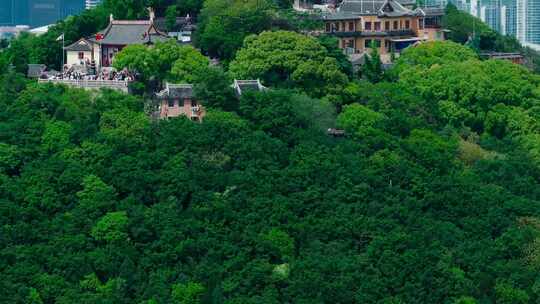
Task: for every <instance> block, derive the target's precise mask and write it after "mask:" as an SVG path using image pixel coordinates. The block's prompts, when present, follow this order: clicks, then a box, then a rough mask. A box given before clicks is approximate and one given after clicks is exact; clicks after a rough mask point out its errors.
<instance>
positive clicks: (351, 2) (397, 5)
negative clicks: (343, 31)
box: [323, 0, 419, 20]
mask: <svg viewBox="0 0 540 304" xmlns="http://www.w3.org/2000/svg"><path fill="white" fill-rule="evenodd" d="M409 3H410V1H409V0H345V1H343V2H342V3H341V5H340V6H339V9H338V11H337V12H335V13H332V14H328V15H325V16H324V17H323V19H326V20H343V19H355V18H358V17H359V16H363V15H369V16H371V15H376V16H380V17H400V16H416V15H418V14H419V13H418V12H417V11H412V10H411V9H409V8H408V7H407V6H409Z"/></svg>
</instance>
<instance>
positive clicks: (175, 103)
mask: <svg viewBox="0 0 540 304" xmlns="http://www.w3.org/2000/svg"><path fill="white" fill-rule="evenodd" d="M156 99H157V100H158V102H159V109H158V116H159V118H161V119H166V118H172V117H178V116H182V115H184V116H187V117H188V118H189V119H191V120H193V121H201V120H202V119H203V118H204V116H205V115H206V111H205V109H204V107H203V106H202V105H201V104H200V103H198V102H197V100H196V99H195V98H194V96H193V86H192V85H191V84H171V83H166V84H165V89H163V90H162V91H160V92H159V93H157V94H156Z"/></svg>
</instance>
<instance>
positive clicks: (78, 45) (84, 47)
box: [64, 39, 92, 52]
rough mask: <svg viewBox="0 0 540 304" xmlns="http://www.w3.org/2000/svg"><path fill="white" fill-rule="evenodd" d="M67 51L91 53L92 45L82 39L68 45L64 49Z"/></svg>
mask: <svg viewBox="0 0 540 304" xmlns="http://www.w3.org/2000/svg"><path fill="white" fill-rule="evenodd" d="M64 50H66V51H78V52H91V51H92V47H91V45H90V42H89V41H87V40H86V39H80V40H79V41H77V42H75V43H73V44H71V45H68V46H66V47H65V48H64Z"/></svg>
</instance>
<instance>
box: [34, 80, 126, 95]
mask: <svg viewBox="0 0 540 304" xmlns="http://www.w3.org/2000/svg"><path fill="white" fill-rule="evenodd" d="M38 82H39V83H54V84H65V85H68V86H71V87H76V88H82V89H87V90H99V89H102V88H104V89H111V90H117V91H122V92H124V93H129V81H124V80H86V79H82V80H73V79H38Z"/></svg>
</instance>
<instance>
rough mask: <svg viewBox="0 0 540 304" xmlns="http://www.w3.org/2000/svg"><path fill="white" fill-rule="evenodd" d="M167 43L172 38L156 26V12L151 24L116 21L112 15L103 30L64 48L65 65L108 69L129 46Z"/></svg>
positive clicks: (137, 21)
mask: <svg viewBox="0 0 540 304" xmlns="http://www.w3.org/2000/svg"><path fill="white" fill-rule="evenodd" d="M167 39H169V37H167V35H166V34H165V33H163V32H161V31H159V30H158V29H157V27H156V26H155V24H154V15H153V12H151V13H150V19H149V20H114V18H113V16H112V15H111V17H110V22H109V25H108V26H107V27H106V28H105V29H104V30H102V31H100V32H98V33H96V34H95V36H93V37H91V38H81V39H79V40H78V41H77V42H75V43H73V44H71V45H69V46H67V47H65V48H64V50H65V51H66V59H67V60H66V64H67V65H68V66H72V65H78V64H89V63H91V62H93V63H94V64H95V66H96V67H98V68H101V67H109V66H111V65H112V62H113V60H114V56H115V55H116V53H118V52H119V51H121V50H122V49H123V48H124V47H126V46H128V45H132V44H147V45H150V44H153V43H156V42H158V41H166V40H167Z"/></svg>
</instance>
